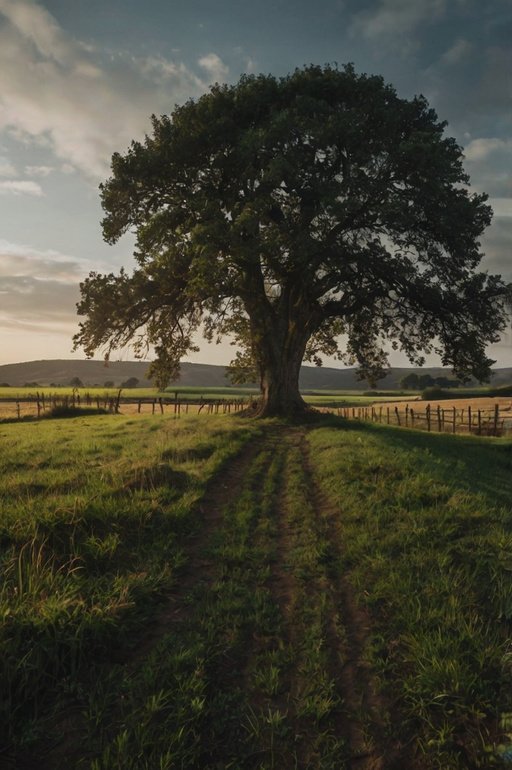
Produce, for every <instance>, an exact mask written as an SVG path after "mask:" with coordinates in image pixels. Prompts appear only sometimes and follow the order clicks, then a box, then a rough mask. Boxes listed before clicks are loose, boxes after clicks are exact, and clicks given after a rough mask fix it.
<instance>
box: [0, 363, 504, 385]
mask: <svg viewBox="0 0 512 770" xmlns="http://www.w3.org/2000/svg"><path fill="white" fill-rule="evenodd" d="M148 366H149V364H148V362H144V361H112V362H111V363H109V365H108V366H105V364H104V362H103V361H80V360H73V359H71V360H55V361H27V362H26V363H22V364H4V365H3V366H0V384H1V383H8V384H9V385H13V386H23V385H24V384H25V383H28V382H37V383H38V384H39V385H51V384H52V383H53V384H55V385H68V384H69V382H70V380H71V379H73V378H74V377H79V378H80V379H81V380H82V382H83V383H84V385H89V386H92V385H100V386H103V385H104V384H105V382H109V381H110V382H113V383H114V385H115V386H119V385H120V384H121V383H122V382H124V381H125V380H127V379H128V378H129V377H137V379H138V380H139V385H140V386H141V387H151V382H150V381H149V380H148V379H147V378H146V373H147V370H148ZM411 372H417V373H419V374H430V375H431V376H432V377H440V376H451V373H450V370H449V369H442V368H435V367H431V368H426V367H425V368H423V369H413V368H395V369H391V371H390V373H389V374H388V376H387V377H386V378H385V379H383V380H381V381H380V382H379V385H378V387H379V388H381V389H384V390H395V389H398V388H400V380H401V379H402V378H403V377H405V376H406V375H407V374H410V373H411ZM511 383H512V368H511V367H509V368H507V369H497V370H496V371H495V374H494V376H493V379H492V384H493V385H508V384H511ZM177 384H178V385H184V386H196V387H226V386H229V385H230V384H231V383H230V382H229V380H227V378H226V369H225V367H224V366H213V365H211V364H191V363H183V364H182V366H181V377H180V379H179V381H178V383H177ZM300 386H301V388H302V389H303V390H368V389H369V385H368V383H367V382H364V381H363V382H361V381H360V380H358V379H357V378H356V375H355V370H354V369H332V368H328V367H317V366H303V367H302V369H301V376H300Z"/></svg>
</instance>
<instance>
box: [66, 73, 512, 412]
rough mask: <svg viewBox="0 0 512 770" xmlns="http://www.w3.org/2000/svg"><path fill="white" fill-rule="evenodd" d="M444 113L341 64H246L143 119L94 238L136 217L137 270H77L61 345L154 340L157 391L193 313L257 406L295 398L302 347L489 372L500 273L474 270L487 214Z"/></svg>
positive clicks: (366, 360) (367, 370)
mask: <svg viewBox="0 0 512 770" xmlns="http://www.w3.org/2000/svg"><path fill="white" fill-rule="evenodd" d="M445 126H446V124H445V123H443V122H440V121H439V120H438V118H437V115H436V113H435V112H434V110H432V109H430V108H429V106H428V104H427V102H426V100H425V99H424V98H423V97H415V98H414V99H412V100H406V99H400V98H399V97H398V96H397V94H396V92H395V90H394V89H393V88H392V87H391V86H389V85H386V84H385V83H384V81H383V80H382V78H380V77H373V76H367V75H357V74H356V73H355V71H354V69H353V67H352V66H347V67H345V68H344V69H343V70H342V71H339V70H338V69H337V68H333V67H328V66H327V67H324V68H322V67H318V66H313V65H312V66H309V67H306V68H304V69H301V70H296V71H295V72H294V73H293V74H291V75H288V76H286V77H282V78H279V79H278V78H275V77H273V76H271V75H267V76H264V75H260V76H243V77H242V78H241V80H240V81H239V82H238V83H237V84H236V85H233V86H228V85H218V84H217V85H215V86H213V87H212V88H211V90H210V92H209V93H208V94H205V95H204V96H202V97H201V98H200V99H199V100H198V101H196V102H194V101H188V102H187V103H186V104H185V105H183V106H182V107H178V108H176V109H175V111H174V113H173V114H172V116H171V117H168V116H162V117H160V118H156V117H153V132H152V135H148V136H147V137H146V139H145V141H144V142H143V143H139V142H133V143H132V145H131V147H130V149H129V150H128V152H127V153H126V155H124V156H122V155H120V154H117V153H116V154H115V155H114V156H113V158H112V177H111V178H110V179H109V180H108V181H107V182H106V184H104V185H102V187H101V196H102V204H103V207H104V210H105V212H106V217H105V219H104V220H103V233H104V237H105V239H106V241H107V242H108V243H115V242H116V241H117V240H118V239H119V238H120V237H121V236H122V235H123V233H125V232H127V231H130V232H135V233H136V238H137V242H136V252H135V257H136V261H137V267H136V268H135V270H134V271H133V273H131V274H129V273H127V272H125V270H124V269H122V270H121V271H120V273H119V275H114V274H112V273H111V274H108V275H100V274H97V273H91V274H90V276H89V277H88V278H87V279H86V280H85V281H84V282H83V283H82V284H81V300H80V302H79V304H78V313H79V314H80V315H82V316H85V320H84V321H83V322H82V323H81V324H80V330H79V332H78V334H77V335H75V338H74V341H75V347H79V346H82V347H83V348H84V350H85V352H86V355H87V356H89V357H90V356H92V355H93V354H94V352H95V351H96V350H97V349H98V348H100V349H103V350H104V352H105V356H106V358H108V357H109V356H110V354H111V353H112V352H113V351H114V350H116V349H119V348H122V347H123V346H125V345H127V344H129V343H130V342H132V343H133V345H134V350H135V354H136V355H137V356H139V357H143V356H145V355H146V354H147V351H148V350H150V349H152V350H154V351H155V355H156V360H155V361H154V362H153V364H152V366H151V370H150V371H151V373H152V374H153V375H154V376H155V379H156V383H157V385H158V386H159V387H162V386H164V385H165V384H166V383H168V382H169V381H170V380H171V379H173V378H174V377H175V375H176V372H177V370H178V368H179V362H180V359H181V358H182V357H183V356H184V355H185V354H186V353H188V352H189V351H191V350H195V349H197V348H196V346H195V341H194V340H195V337H194V335H195V333H196V332H197V331H198V330H199V328H200V327H201V324H202V328H203V330H204V333H205V335H206V337H207V339H209V340H214V339H215V340H217V341H219V340H220V339H221V338H222V337H223V336H224V335H226V334H230V335H232V338H233V339H234V340H235V342H236V343H238V345H239V346H240V348H241V350H242V353H241V355H240V357H239V362H240V371H242V372H245V373H246V375H247V376H252V373H253V371H254V370H256V372H257V374H258V378H259V381H260V384H261V393H262V399H261V403H260V409H259V414H261V415H273V414H291V413H294V412H301V411H302V410H303V409H304V408H305V404H304V402H303V400H302V398H301V396H300V393H299V389H298V378H299V371H300V366H301V363H302V361H303V359H306V360H311V361H314V362H316V363H319V362H320V361H321V356H322V355H337V356H338V357H339V358H340V359H341V360H343V361H345V362H346V363H349V364H353V363H358V364H359V365H360V371H361V374H362V375H364V377H365V378H367V379H368V380H369V381H370V382H374V381H376V380H377V379H378V378H379V377H380V376H381V375H382V372H383V369H384V368H385V367H386V365H387V354H386V352H385V341H386V340H390V341H391V343H392V346H393V347H394V348H398V349H401V350H403V351H404V352H405V354H406V355H407V356H408V358H409V360H410V361H411V363H412V364H414V365H416V366H419V365H421V364H422V363H423V362H424V354H425V353H432V352H434V353H438V354H439V355H440V356H441V359H442V362H443V365H445V366H451V367H452V368H453V369H454V370H455V372H456V373H457V375H458V376H459V377H460V378H461V379H467V378H468V377H469V376H470V375H474V376H475V377H476V378H477V379H479V380H483V379H486V378H487V377H488V376H489V371H490V365H491V364H492V363H493V362H492V361H491V359H489V358H488V357H487V356H486V353H485V350H486V346H487V345H488V344H489V343H491V342H496V341H497V340H498V339H499V335H500V332H501V331H502V330H503V329H504V327H505V310H504V307H505V298H506V286H505V284H504V283H503V282H502V280H501V279H500V277H499V276H492V275H488V274H486V273H483V272H478V271H477V268H478V265H479V262H480V260H481V256H482V255H481V253H480V250H479V238H480V235H481V233H482V232H483V230H484V229H485V227H486V226H487V225H488V224H489V222H490V220H491V215H492V212H491V209H490V207H489V206H487V205H485V201H486V199H487V196H486V195H483V194H475V193H471V191H470V189H469V187H468V184H469V179H468V177H467V175H466V174H465V172H464V170H463V167H462V157H463V156H462V150H461V148H460V147H459V146H458V145H457V143H456V142H455V140H454V139H451V138H449V137H446V136H444V129H445ZM340 335H345V336H344V337H340ZM340 339H345V340H346V343H345V346H344V348H343V349H342V348H341V347H340Z"/></svg>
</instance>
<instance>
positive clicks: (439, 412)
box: [437, 404, 441, 433]
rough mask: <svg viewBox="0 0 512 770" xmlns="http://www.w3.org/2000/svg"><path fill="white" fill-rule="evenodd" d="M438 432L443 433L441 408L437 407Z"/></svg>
mask: <svg viewBox="0 0 512 770" xmlns="http://www.w3.org/2000/svg"><path fill="white" fill-rule="evenodd" d="M437 432H438V433H441V407H440V406H439V404H438V405H437Z"/></svg>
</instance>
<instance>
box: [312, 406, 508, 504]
mask: <svg viewBox="0 0 512 770" xmlns="http://www.w3.org/2000/svg"><path fill="white" fill-rule="evenodd" d="M302 424H303V425H305V426H308V427H310V428H314V427H317V428H330V429H333V430H337V431H344V432H349V433H358V434H359V435H361V436H363V435H367V436H372V437H373V438H374V439H377V440H378V442H379V443H380V444H381V445H383V446H385V447H386V448H388V449H389V450H390V451H392V452H405V453H411V452H415V454H416V457H417V460H418V462H419V463H422V464H424V470H425V472H427V473H429V474H432V475H435V476H436V478H437V479H439V480H441V481H443V482H445V483H448V484H452V485H453V483H454V481H456V483H457V486H458V487H464V488H466V489H467V490H468V491H470V492H474V493H477V494H482V495H484V496H485V497H487V498H488V499H489V503H490V504H492V505H493V506H495V505H496V504H498V505H502V506H504V507H506V508H509V509H512V440H510V439H493V438H485V437H479V436H457V435H455V436H453V435H450V434H445V433H442V434H437V433H427V432H425V431H418V430H413V429H411V428H398V427H393V426H388V425H378V424H372V423H368V422H358V421H356V420H344V419H343V418H340V417H336V416H335V415H325V414H317V415H308V417H307V419H306V420H303V421H302Z"/></svg>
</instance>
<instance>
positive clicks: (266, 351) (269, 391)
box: [255, 323, 309, 417]
mask: <svg viewBox="0 0 512 770" xmlns="http://www.w3.org/2000/svg"><path fill="white" fill-rule="evenodd" d="M308 336H309V335H308V334H306V332H305V331H304V329H300V330H299V329H298V328H297V325H296V324H293V323H289V324H287V325H286V328H285V329H284V330H279V329H278V328H275V327H274V328H272V330H270V331H268V332H267V333H266V334H264V335H263V336H259V345H258V349H257V351H255V352H256V356H255V357H257V361H258V364H259V370H260V387H261V397H260V401H259V404H258V408H257V412H256V414H257V416H258V417H293V416H295V415H300V414H303V413H304V412H305V411H307V409H308V407H307V405H306V403H305V402H304V400H303V399H302V396H301V395H300V392H299V374H300V367H301V364H302V359H303V358H304V352H305V349H306V343H307V340H308Z"/></svg>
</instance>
